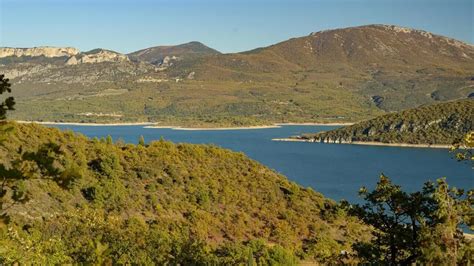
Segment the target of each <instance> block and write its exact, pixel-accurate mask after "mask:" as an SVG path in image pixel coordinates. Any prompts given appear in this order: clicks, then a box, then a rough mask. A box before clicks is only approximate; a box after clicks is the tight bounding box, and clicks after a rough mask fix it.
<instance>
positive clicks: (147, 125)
mask: <svg viewBox="0 0 474 266" xmlns="http://www.w3.org/2000/svg"><path fill="white" fill-rule="evenodd" d="M13 121H15V122H17V123H20V124H39V125H64V126H144V128H169V129H172V130H188V131H193V130H196V131H198V130H245V129H269V128H281V127H282V126H347V125H352V124H353V123H313V122H305V123H274V124H271V125H262V126H242V127H182V126H167V125H159V123H156V122H125V123H81V122H49V121H23V120H13Z"/></svg>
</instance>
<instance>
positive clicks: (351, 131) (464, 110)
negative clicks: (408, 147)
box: [302, 100, 474, 144]
mask: <svg viewBox="0 0 474 266" xmlns="http://www.w3.org/2000/svg"><path fill="white" fill-rule="evenodd" d="M472 130H474V100H460V101H452V102H446V103H440V104H433V105H427V106H421V107H419V108H414V109H409V110H405V111H401V112H398V113H392V114H387V115H382V116H379V117H376V118H374V119H370V120H367V121H364V122H360V123H357V124H354V125H351V126H346V127H342V128H338V129H335V130H331V131H328V132H321V133H317V134H306V135H303V136H302V138H303V139H309V140H313V141H316V142H337V143H339V142H344V143H346V142H353V141H375V142H385V143H410V144H453V143H455V142H459V141H460V140H462V138H463V137H464V136H465V135H466V134H467V133H468V132H469V131H472Z"/></svg>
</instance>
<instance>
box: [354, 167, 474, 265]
mask: <svg viewBox="0 0 474 266" xmlns="http://www.w3.org/2000/svg"><path fill="white" fill-rule="evenodd" d="M360 194H361V195H362V196H363V198H364V200H365V201H366V203H365V204H363V205H348V204H347V203H345V207H347V208H348V210H349V212H350V213H352V214H354V215H356V216H358V217H359V218H360V219H362V220H363V221H364V222H365V223H367V224H369V225H371V226H373V227H374V229H375V230H374V233H373V235H374V238H373V240H372V242H370V243H366V242H359V243H356V244H355V245H354V249H355V250H356V252H357V253H358V255H359V257H360V258H361V259H363V260H364V261H365V262H368V263H371V264H389V265H399V264H401V265H407V264H411V263H415V262H424V263H434V264H443V265H445V264H452V263H456V261H457V260H458V259H459V258H462V257H463V255H464V254H461V253H460V252H459V250H461V246H462V245H463V244H464V242H463V241H464V239H463V233H462V231H461V230H460V225H461V224H463V223H466V224H468V225H471V221H469V220H468V219H464V218H466V217H470V216H471V215H472V203H473V200H472V196H471V195H472V193H469V196H468V197H464V196H463V194H464V193H463V191H461V190H457V189H454V188H449V186H448V184H447V183H446V181H445V179H439V180H438V181H437V183H436V184H435V183H432V182H427V183H426V184H425V186H424V187H423V189H422V191H418V192H413V193H406V192H404V191H402V190H401V187H400V186H398V185H395V184H393V183H392V182H391V181H390V179H389V178H388V177H386V176H384V175H383V174H382V175H381V176H380V180H379V182H378V183H377V186H376V188H375V189H374V190H373V191H371V192H368V191H367V189H366V188H362V189H361V190H360Z"/></svg>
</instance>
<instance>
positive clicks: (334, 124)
mask: <svg viewBox="0 0 474 266" xmlns="http://www.w3.org/2000/svg"><path fill="white" fill-rule="evenodd" d="M275 125H278V126H350V125H354V123H312V122H308V123H276V124H275Z"/></svg>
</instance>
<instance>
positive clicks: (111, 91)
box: [0, 25, 474, 127]
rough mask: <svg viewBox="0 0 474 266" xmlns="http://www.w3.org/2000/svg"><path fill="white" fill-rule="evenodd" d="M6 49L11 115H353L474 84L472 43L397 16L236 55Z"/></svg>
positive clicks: (441, 97)
mask: <svg viewBox="0 0 474 266" xmlns="http://www.w3.org/2000/svg"><path fill="white" fill-rule="evenodd" d="M9 49H10V50H8V51H5V52H4V55H5V57H1V58H0V73H5V74H6V76H7V77H9V78H10V79H11V81H12V83H13V88H14V94H15V95H14V96H15V97H16V99H17V102H18V107H19V108H18V110H21V111H18V112H16V113H12V116H11V118H12V119H19V120H43V121H72V122H79V121H84V122H133V121H152V122H161V123H162V124H167V125H185V126H198V127H199V126H241V125H261V124H270V123H275V122H357V121H361V120H366V119H369V118H373V117H375V116H377V115H382V114H384V113H387V112H392V111H400V110H404V109H407V108H414V107H417V106H420V105H424V104H432V103H437V102H443V101H449V100H457V99H464V98H467V97H469V95H471V96H472V95H473V93H474V47H473V46H472V45H471V44H466V43H463V42H460V41H457V40H454V39H450V38H447V37H443V36H439V35H436V34H432V33H429V32H426V31H422V30H415V29H409V28H402V27H397V26H391V25H368V26H360V27H352V28H344V29H335V30H327V31H321V32H316V33H312V34H310V35H308V36H303V37H299V38H293V39H290V40H287V41H284V42H281V43H278V44H275V45H272V46H268V47H263V48H258V49H255V50H252V51H248V52H242V53H235V54H219V53H218V52H217V51H215V50H212V49H210V48H208V47H206V46H204V45H202V44H201V43H198V42H191V43H188V44H183V45H178V46H169V47H168V46H158V47H152V48H148V49H144V50H141V51H137V52H134V53H131V54H129V55H128V56H126V55H121V56H119V55H116V56H112V54H110V53H108V54H107V56H105V55H103V56H102V55H101V56H100V58H104V60H95V59H94V60H92V59H91V60H85V61H87V62H90V63H82V64H81V63H79V64H66V62H69V61H68V59H69V60H72V62H74V59H71V58H76V61H79V59H80V58H81V55H82V56H85V53H79V54H77V55H71V56H70V57H67V56H66V55H65V52H64V51H69V52H68V53H72V54H74V53H76V52H77V51H76V50H68V49H66V48H58V50H56V51H54V53H53V54H55V55H57V56H55V57H47V56H45V55H42V54H41V53H40V52H38V51H37V50H38V49H37V50H34V51H33V50H32V51H28V53H26V52H24V51H23V50H18V51H13V52H12V51H11V48H9ZM39 51H41V49H40V50H39ZM33 52H34V53H33ZM47 52H48V54H50V53H52V52H51V51H50V50H48V51H47ZM6 55H8V56H6ZM26 55H28V56H26ZM30 55H34V56H30ZM122 56H125V57H127V58H130V60H117V59H120V58H122ZM107 58H108V59H107ZM105 59H107V60H105ZM91 61H95V62H91ZM84 114H88V115H84ZM104 114H105V115H106V116H104Z"/></svg>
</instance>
